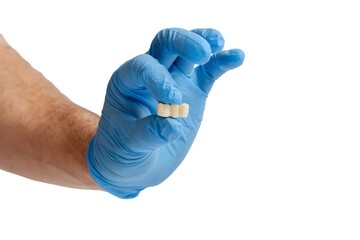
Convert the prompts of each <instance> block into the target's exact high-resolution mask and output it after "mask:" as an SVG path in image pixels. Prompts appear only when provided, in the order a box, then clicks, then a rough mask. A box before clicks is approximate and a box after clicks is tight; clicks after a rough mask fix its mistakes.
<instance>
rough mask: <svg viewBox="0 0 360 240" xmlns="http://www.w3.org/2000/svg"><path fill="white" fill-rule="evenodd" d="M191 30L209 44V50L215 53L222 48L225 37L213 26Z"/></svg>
mask: <svg viewBox="0 0 360 240" xmlns="http://www.w3.org/2000/svg"><path fill="white" fill-rule="evenodd" d="M192 32H194V33H196V34H199V35H200V36H202V37H203V38H205V39H206V41H207V42H208V43H209V44H210V47H211V52H212V53H215V52H218V51H220V50H221V49H223V48H224V45H225V39H224V37H223V36H222V34H221V33H220V32H219V31H218V30H216V29H213V28H198V29H194V30H192Z"/></svg>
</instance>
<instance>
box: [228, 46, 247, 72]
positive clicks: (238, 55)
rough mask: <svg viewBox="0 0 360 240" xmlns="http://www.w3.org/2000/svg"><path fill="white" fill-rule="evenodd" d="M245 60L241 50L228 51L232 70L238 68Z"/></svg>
mask: <svg viewBox="0 0 360 240" xmlns="http://www.w3.org/2000/svg"><path fill="white" fill-rule="evenodd" d="M244 59H245V53H244V52H243V51H242V50H241V49H231V50H229V63H231V65H232V67H233V68H236V67H239V66H241V65H242V64H243V62H244Z"/></svg>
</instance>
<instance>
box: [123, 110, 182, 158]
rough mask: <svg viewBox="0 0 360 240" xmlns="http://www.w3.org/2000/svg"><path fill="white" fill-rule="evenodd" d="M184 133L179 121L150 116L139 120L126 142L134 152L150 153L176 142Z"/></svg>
mask: <svg viewBox="0 0 360 240" xmlns="http://www.w3.org/2000/svg"><path fill="white" fill-rule="evenodd" d="M182 131H183V126H182V124H181V123H180V122H179V121H178V120H176V119H174V118H163V117H159V116H157V115H150V116H147V117H144V118H142V119H139V120H137V123H136V124H135V126H134V128H133V129H132V131H131V132H130V134H129V135H128V139H127V141H126V142H127V145H128V147H129V148H130V149H131V150H132V151H134V152H148V151H151V150H155V149H157V148H159V147H161V146H163V145H165V144H167V143H169V142H172V141H175V140H176V139H178V138H179V137H180V136H181V134H182Z"/></svg>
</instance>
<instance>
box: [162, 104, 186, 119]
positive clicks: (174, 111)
mask: <svg viewBox="0 0 360 240" xmlns="http://www.w3.org/2000/svg"><path fill="white" fill-rule="evenodd" d="M157 107H158V108H157V115H158V116H160V117H172V118H177V117H182V118H186V117H187V116H188V114H189V105H188V104H186V103H183V104H180V105H179V104H165V103H158V105H157Z"/></svg>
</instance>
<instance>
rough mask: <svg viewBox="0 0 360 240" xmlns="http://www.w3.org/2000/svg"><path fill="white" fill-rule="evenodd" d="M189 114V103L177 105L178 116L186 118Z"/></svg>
mask: <svg viewBox="0 0 360 240" xmlns="http://www.w3.org/2000/svg"><path fill="white" fill-rule="evenodd" d="M188 114H189V105H188V104H186V103H183V104H181V105H180V107H179V117H183V118H186V117H187V116H188Z"/></svg>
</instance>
